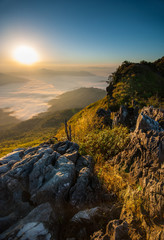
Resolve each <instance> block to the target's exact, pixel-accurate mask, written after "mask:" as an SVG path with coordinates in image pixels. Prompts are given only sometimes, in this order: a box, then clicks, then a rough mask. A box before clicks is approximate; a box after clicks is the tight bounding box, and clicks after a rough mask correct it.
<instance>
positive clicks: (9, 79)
mask: <svg viewBox="0 0 164 240" xmlns="http://www.w3.org/2000/svg"><path fill="white" fill-rule="evenodd" d="M26 81H28V79H26V78H22V77H17V76H14V75H9V74H4V73H0V86H3V85H5V84H12V83H23V82H26Z"/></svg>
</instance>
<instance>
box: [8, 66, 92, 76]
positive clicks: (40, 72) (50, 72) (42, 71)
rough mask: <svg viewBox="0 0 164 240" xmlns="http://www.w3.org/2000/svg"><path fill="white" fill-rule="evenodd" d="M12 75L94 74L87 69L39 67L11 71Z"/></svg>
mask: <svg viewBox="0 0 164 240" xmlns="http://www.w3.org/2000/svg"><path fill="white" fill-rule="evenodd" d="M11 74H13V75H16V76H17V75H18V76H19V75H20V76H24V75H27V76H28V75H32V76H41V77H45V76H46V77H53V76H77V77H89V76H95V75H94V74H93V73H91V72H88V71H73V70H72V71H67V70H62V71H59V70H53V69H47V68H41V69H35V70H29V71H19V72H12V73H11Z"/></svg>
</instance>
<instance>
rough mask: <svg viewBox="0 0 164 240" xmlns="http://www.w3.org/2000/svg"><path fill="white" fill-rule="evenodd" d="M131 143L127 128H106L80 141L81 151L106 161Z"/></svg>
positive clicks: (91, 133)
mask: <svg viewBox="0 0 164 240" xmlns="http://www.w3.org/2000/svg"><path fill="white" fill-rule="evenodd" d="M128 142H129V133H128V129H127V128H126V127H122V126H119V127H115V128H113V129H110V128H104V129H102V130H95V131H92V132H89V133H87V134H86V135H85V136H84V137H83V138H82V137H81V139H80V142H79V144H80V147H81V151H82V152H83V153H84V149H85V152H87V154H90V155H91V156H93V157H94V158H95V160H99V158H100V156H103V159H104V161H106V160H108V159H109V158H110V157H112V156H115V155H116V154H117V153H119V152H120V151H122V150H123V149H124V148H125V146H126V145H127V144H128Z"/></svg>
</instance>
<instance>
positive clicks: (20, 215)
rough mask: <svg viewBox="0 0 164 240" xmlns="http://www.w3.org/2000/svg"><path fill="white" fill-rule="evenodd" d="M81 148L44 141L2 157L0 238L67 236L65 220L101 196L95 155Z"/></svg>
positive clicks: (74, 144) (0, 163) (56, 237)
mask: <svg viewBox="0 0 164 240" xmlns="http://www.w3.org/2000/svg"><path fill="white" fill-rule="evenodd" d="M78 149H79V146H78V145H77V144H76V143H73V142H69V141H65V142H59V143H57V144H55V145H52V144H51V145H50V144H41V145H39V146H37V147H33V148H28V149H17V150H15V151H14V152H12V153H11V154H8V155H7V156H5V157H3V158H1V159H0V191H1V194H0V223H1V224H0V232H1V234H0V239H15V240H17V239H22V240H24V239H29V240H31V239H34V240H35V239H36V240H37V239H45V240H49V239H52V238H53V239H59V238H60V239H62V237H59V236H58V235H62V234H63V233H62V231H61V233H60V234H59V232H58V230H59V228H60V226H61V225H62V222H63V221H65V219H67V218H68V221H69V218H70V219H71V217H72V212H73V213H74V212H75V213H76V212H77V211H79V208H80V207H84V206H85V205H86V204H92V203H93V202H96V197H95V198H94V197H93V196H94V195H95V193H96V190H97V189H99V188H98V187H97V185H98V182H96V181H95V177H94V176H93V162H92V158H91V157H89V156H80V154H79V152H78ZM93 183H94V184H93ZM67 205H68V207H66V206H67ZM76 209H77V210H76ZM67 215H70V217H68V216H67ZM54 225H55V227H52V226H54Z"/></svg>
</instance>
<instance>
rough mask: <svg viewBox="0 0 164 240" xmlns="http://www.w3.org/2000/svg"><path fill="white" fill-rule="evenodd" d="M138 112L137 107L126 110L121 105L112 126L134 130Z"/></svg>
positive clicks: (126, 108)
mask: <svg viewBox="0 0 164 240" xmlns="http://www.w3.org/2000/svg"><path fill="white" fill-rule="evenodd" d="M138 110H139V109H138V107H137V106H136V107H135V108H133V107H131V108H128V107H125V106H124V105H122V106H121V107H120V109H119V111H118V112H117V113H116V114H115V116H114V118H113V126H117V125H119V124H122V125H124V126H127V127H129V128H131V129H132V130H134V127H135V124H136V121H137V117H138Z"/></svg>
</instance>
